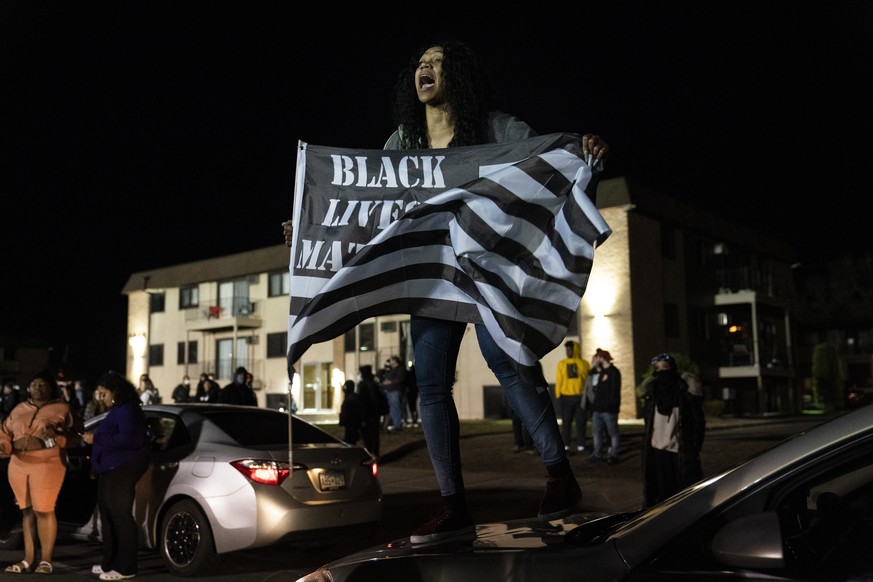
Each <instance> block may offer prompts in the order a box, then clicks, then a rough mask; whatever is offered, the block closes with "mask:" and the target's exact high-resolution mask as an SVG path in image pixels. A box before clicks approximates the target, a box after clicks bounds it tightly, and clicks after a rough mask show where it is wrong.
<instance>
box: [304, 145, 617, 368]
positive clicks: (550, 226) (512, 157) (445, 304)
mask: <svg viewBox="0 0 873 582" xmlns="http://www.w3.org/2000/svg"><path fill="white" fill-rule="evenodd" d="M579 139H580V138H579V136H578V135H576V134H549V135H544V136H539V137H533V138H529V139H524V140H519V141H514V142H507V143H500V144H488V145H480V146H473V147H459V148H448V149H438V150H390V151H389V150H348V149H340V148H331V147H324V146H315V145H311V144H306V143H304V142H300V144H299V147H298V157H297V174H296V180H295V195H294V240H293V244H292V248H291V262H290V270H291V309H290V315H289V319H288V353H287V356H288V370H289V377H290V375H293V372H294V367H293V366H294V363H296V362H297V361H298V360H299V359H300V357H301V356H302V355H303V354H304V353H305V352H306V350H307V349H308V348H309V347H310V346H311V345H312V344H314V343H319V342H323V341H328V340H331V339H333V338H335V337H338V336H339V335H341V334H343V333H345V332H346V331H348V330H349V329H352V328H353V327H354V326H356V325H357V324H359V323H361V322H362V321H364V320H365V319H367V318H370V317H374V316H377V315H390V314H398V313H408V314H418V315H426V316H431V317H439V318H442V319H449V320H455V321H465V322H471V323H483V324H485V325H486V326H487V328H488V330H489V331H490V332H491V335H492V337H494V339H495V341H496V342H497V343H498V345H499V346H500V347H501V348H502V349H503V350H504V351H505V352H506V354H507V355H509V356H510V357H511V358H512V359H513V360H515V361H516V362H517V363H518V364H520V365H522V366H533V365H534V364H535V363H536V361H537V360H538V359H540V358H541V357H542V356H544V355H545V354H547V353H548V352H550V351H551V350H553V349H554V348H555V347H556V346H558V345H559V344H560V342H561V341H563V339H564V337H565V336H566V333H567V327H568V326H569V324H570V321H571V318H572V317H573V315H574V314H575V312H576V310H577V308H578V306H579V299H580V297H581V296H582V294H583V293H584V292H585V287H586V285H587V283H588V276H589V273H590V272H591V266H592V261H593V259H594V248H595V246H596V245H598V244H601V243H602V242H603V241H604V240H606V238H607V237H608V236H609V235H610V233H611V232H612V231H611V230H610V228H609V226H608V225H607V224H606V222H605V221H604V220H603V217H601V216H600V213H599V212H598V211H597V208H596V207H595V205H594V204H593V203H592V201H591V200H590V199H589V198H588V196H587V195H586V194H585V187H586V186H587V184H588V182H589V180H590V179H591V169H590V168H589V167H588V166H587V165H586V164H585V162H584V161H583V160H582V158H581V157H580V152H579Z"/></svg>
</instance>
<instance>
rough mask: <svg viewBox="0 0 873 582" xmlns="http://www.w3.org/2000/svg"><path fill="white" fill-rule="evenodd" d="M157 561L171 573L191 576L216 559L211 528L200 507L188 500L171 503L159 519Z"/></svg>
mask: <svg viewBox="0 0 873 582" xmlns="http://www.w3.org/2000/svg"><path fill="white" fill-rule="evenodd" d="M159 539H160V546H159V548H160V554H161V561H163V563H164V566H166V568H167V570H169V571H170V573H171V574H174V575H176V576H195V575H198V574H203V573H204V572H206V571H208V570H209V568H210V567H211V566H213V565H214V564H215V562H216V560H215V557H216V553H215V541H214V539H213V537H212V529H211V528H210V527H209V521H208V520H207V519H206V515H204V513H203V511H202V510H201V509H200V507H198V505H197V504H196V503H194V502H193V501H191V500H187V499H186V500H183V501H179V502H177V503H174V504H173V505H172V506H171V507H170V508H169V509H168V510H167V512H166V513H165V514H164V518H163V519H162V520H161V531H160V538H159Z"/></svg>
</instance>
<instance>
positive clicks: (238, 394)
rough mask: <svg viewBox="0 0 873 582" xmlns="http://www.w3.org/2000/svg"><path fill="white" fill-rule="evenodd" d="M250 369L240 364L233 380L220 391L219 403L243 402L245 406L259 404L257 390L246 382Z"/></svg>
mask: <svg viewBox="0 0 873 582" xmlns="http://www.w3.org/2000/svg"><path fill="white" fill-rule="evenodd" d="M247 375H248V370H246V369H245V368H244V367H242V366H240V367H239V368H237V369H236V372H234V374H233V382H231V383H230V384H228V385H227V386H225V387H224V388H222V389H221V391H220V392H219V393H218V403H219V404H242V405H245V406H257V405H258V397H257V396H256V395H255V391H254V390H252V388H251V387H250V386H249V385H248V384H247V383H246V376H247Z"/></svg>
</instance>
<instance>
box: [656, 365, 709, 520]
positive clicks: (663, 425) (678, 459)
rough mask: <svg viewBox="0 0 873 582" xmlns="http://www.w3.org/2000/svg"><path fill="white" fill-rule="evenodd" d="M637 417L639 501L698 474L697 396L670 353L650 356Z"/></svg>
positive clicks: (700, 425)
mask: <svg viewBox="0 0 873 582" xmlns="http://www.w3.org/2000/svg"><path fill="white" fill-rule="evenodd" d="M652 366H653V367H654V369H655V370H654V373H653V374H652V378H653V380H652V381H650V382H647V383H646V386H645V392H644V394H643V399H644V402H645V404H644V412H643V419H644V421H645V424H646V429H645V433H644V440H643V497H644V502H643V503H644V505H643V507H649V506H651V505H654V504H656V503H659V502H661V501H663V500H664V499H667V498H668V497H670V496H671V495H673V494H674V493H677V492H679V491H681V490H682V489H684V488H685V487H687V486H688V485H691V484H693V483H696V482H697V481H700V479H702V478H703V469H702V467H701V463H700V450H701V448H703V437H704V434H705V432H706V417H705V416H704V414H703V402H702V401H703V399H702V398H701V397H700V396H697V395H695V394H692V393H691V391H689V389H688V383H687V382H686V381H685V380H683V379H682V377H681V376H680V374H679V370H678V369H677V367H676V360H675V359H674V358H673V356H671V355H670V354H666V353H664V354H658V355H657V356H655V357H654V358H652Z"/></svg>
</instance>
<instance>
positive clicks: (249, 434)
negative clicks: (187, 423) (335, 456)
mask: <svg viewBox="0 0 873 582" xmlns="http://www.w3.org/2000/svg"><path fill="white" fill-rule="evenodd" d="M204 414H205V416H207V417H208V418H209V420H211V421H212V422H214V423H215V424H216V425H218V426H219V427H220V428H221V430H223V431H224V432H226V433H227V434H229V435H230V436H231V437H233V439H234V440H236V441H237V442H238V443H240V444H241V445H244V446H253V447H259V446H266V445H278V444H287V443H288V416H287V415H286V414H284V413H281V412H276V413H269V414H265V413H264V411H263V410H258V409H253V410H252V411H251V412H248V411H246V412H240V411H239V410H209V411H206V412H205V413H204ZM292 426H293V430H294V434H293V435H292V436H293V437H294V440H293V443H294V445H295V446H297V445H309V444H326V443H336V442H337V440H336V439H335V438H334V437H333V436H331V435H330V434H328V433H326V432H324V431H323V430H321V429H319V428H318V427H315V426H313V425H311V424H308V423H306V422H303V421H302V420H300V419H299V418H294V421H293V425H292Z"/></svg>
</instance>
